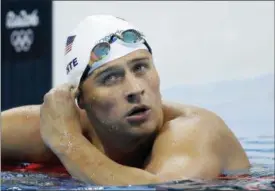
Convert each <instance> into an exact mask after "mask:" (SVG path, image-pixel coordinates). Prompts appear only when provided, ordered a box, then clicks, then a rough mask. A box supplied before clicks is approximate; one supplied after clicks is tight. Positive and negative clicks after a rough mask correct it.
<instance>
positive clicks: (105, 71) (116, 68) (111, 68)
mask: <svg viewBox="0 0 275 191" xmlns="http://www.w3.org/2000/svg"><path fill="white" fill-rule="evenodd" d="M119 68H121V67H120V66H109V67H108V68H106V69H103V70H102V71H99V72H98V73H97V74H96V75H95V77H94V78H95V79H96V78H98V77H99V76H101V75H102V74H104V73H108V72H111V71H112V70H118V69H119Z"/></svg>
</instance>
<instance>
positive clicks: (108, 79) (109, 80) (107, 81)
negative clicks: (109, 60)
mask: <svg viewBox="0 0 275 191" xmlns="http://www.w3.org/2000/svg"><path fill="white" fill-rule="evenodd" d="M119 79H120V76H119V75H115V74H112V75H108V76H106V77H105V78H104V80H103V81H104V84H106V85H111V84H114V83H115V82H116V81H118V80H119Z"/></svg>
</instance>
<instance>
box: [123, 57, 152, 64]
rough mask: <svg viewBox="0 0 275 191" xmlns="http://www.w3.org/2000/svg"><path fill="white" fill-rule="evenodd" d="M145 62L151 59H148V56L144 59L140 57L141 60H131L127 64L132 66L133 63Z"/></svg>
mask: <svg viewBox="0 0 275 191" xmlns="http://www.w3.org/2000/svg"><path fill="white" fill-rule="evenodd" d="M145 60H150V58H148V56H144V57H140V58H133V59H131V60H129V61H128V62H127V63H128V64H131V63H135V62H139V61H145Z"/></svg>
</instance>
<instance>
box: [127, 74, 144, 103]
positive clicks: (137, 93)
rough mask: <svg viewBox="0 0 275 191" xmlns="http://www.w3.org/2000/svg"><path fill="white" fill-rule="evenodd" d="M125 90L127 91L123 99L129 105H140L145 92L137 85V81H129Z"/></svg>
mask: <svg viewBox="0 0 275 191" xmlns="http://www.w3.org/2000/svg"><path fill="white" fill-rule="evenodd" d="M127 89H128V91H127V92H126V94H125V99H126V100H127V101H128V102H129V103H140V102H141V98H142V96H143V95H144V93H145V90H144V87H143V86H142V85H141V84H140V83H139V80H134V79H129V81H128V88H127Z"/></svg>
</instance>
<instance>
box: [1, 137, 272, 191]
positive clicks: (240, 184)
mask: <svg viewBox="0 0 275 191" xmlns="http://www.w3.org/2000/svg"><path fill="white" fill-rule="evenodd" d="M239 140H240V142H241V144H242V145H243V146H244V148H245V150H246V152H247V154H248V156H249V160H250V162H251V163H252V168H251V177H250V178H243V179H233V180H215V181H199V180H194V181H192V180H183V181H178V182H170V183H167V184H163V185H149V186H148V185H147V186H125V187H109V186H108V187H103V186H95V185H86V184H83V183H82V182H80V181H77V180H76V179H73V178H68V177H62V176H60V177H57V176H50V175H46V174H38V173H15V172H2V174H1V190H23V189H26V190H41V189H42V190H91V189H92V190H183V189H196V190H198V189H200V190H211V189H213V190H223V189H226V188H228V189H231V190H232V189H233V190H244V189H246V190H247V189H265V190H274V189H275V180H274V177H275V174H274V167H275V166H274V149H275V148H274V136H264V137H263V136H261V137H254V138H239Z"/></svg>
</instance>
